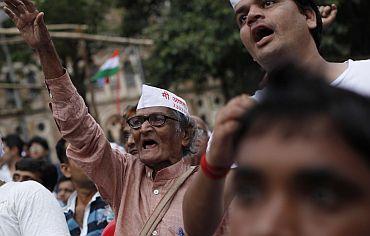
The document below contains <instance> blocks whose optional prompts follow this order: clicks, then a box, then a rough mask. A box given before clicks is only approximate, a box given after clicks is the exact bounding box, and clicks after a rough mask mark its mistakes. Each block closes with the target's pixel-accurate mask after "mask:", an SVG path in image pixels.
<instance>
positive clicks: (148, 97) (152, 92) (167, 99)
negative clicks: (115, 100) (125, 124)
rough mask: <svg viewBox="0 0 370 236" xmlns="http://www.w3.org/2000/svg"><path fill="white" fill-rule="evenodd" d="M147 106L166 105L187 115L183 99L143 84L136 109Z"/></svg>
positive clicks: (186, 107)
mask: <svg viewBox="0 0 370 236" xmlns="http://www.w3.org/2000/svg"><path fill="white" fill-rule="evenodd" d="M147 107H168V108H171V109H174V110H176V111H179V112H181V113H182V114H184V115H185V116H189V111H188V106H187V104H186V102H185V100H184V99H182V98H181V97H179V96H177V95H176V94H173V93H171V92H169V91H167V90H165V89H161V88H156V87H152V86H149V85H145V84H144V85H143V87H142V90H141V97H140V100H139V103H138V104H137V110H139V109H143V108H147Z"/></svg>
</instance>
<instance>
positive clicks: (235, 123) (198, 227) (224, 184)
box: [183, 95, 254, 236]
mask: <svg viewBox="0 0 370 236" xmlns="http://www.w3.org/2000/svg"><path fill="white" fill-rule="evenodd" d="M253 104H254V100H253V99H251V98H250V97H248V96H246V95H242V96H240V97H237V98H234V99H233V100H231V101H230V102H229V103H228V104H227V105H226V106H225V107H224V108H222V109H221V110H220V111H219V113H218V115H217V118H216V124H215V128H214V132H213V136H212V141H211V148H210V151H209V153H208V154H207V157H206V160H207V163H208V164H209V165H210V166H215V167H221V168H230V167H231V165H232V164H233V163H234V157H233V156H232V153H233V141H232V138H231V137H232V136H233V134H234V133H235V132H236V131H237V130H238V128H239V127H240V121H239V119H240V117H241V116H242V115H243V114H244V113H245V112H246V111H247V110H248V109H249V108H250V107H252V106H253ZM231 174H232V171H231V172H229V174H228V176H227V178H221V179H211V178H209V177H207V175H205V174H204V173H203V171H202V170H200V171H198V173H197V176H196V178H195V179H194V181H193V183H192V184H191V185H190V187H189V189H188V190H187V192H186V194H185V196H184V203H183V215H184V224H185V231H186V232H187V234H188V235H189V236H198V235H202V236H206V235H212V234H213V233H214V232H215V230H216V229H217V227H218V225H219V224H220V222H221V220H222V217H223V215H224V212H225V210H226V209H227V207H228V205H229V203H230V202H231V200H232V198H233V194H230V191H229V190H230V181H226V180H225V179H229V178H230V175H231Z"/></svg>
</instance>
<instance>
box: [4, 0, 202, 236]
mask: <svg viewBox="0 0 370 236" xmlns="http://www.w3.org/2000/svg"><path fill="white" fill-rule="evenodd" d="M4 10H5V12H6V13H7V14H8V15H9V17H10V18H11V19H12V20H13V22H14V23H15V25H16V27H17V28H18V29H19V30H20V33H21V35H22V37H23V39H24V40H25V41H26V42H27V43H28V45H29V46H30V47H32V48H33V49H34V50H35V51H36V52H37V53H38V55H39V57H40V62H41V65H42V69H43V72H44V76H45V78H46V81H45V82H46V85H47V87H48V90H49V93H50V97H51V104H50V107H51V110H52V112H53V116H54V119H55V121H56V124H57V126H58V128H59V130H60V132H61V134H62V136H63V138H64V139H66V140H67V141H68V142H69V143H70V144H69V146H68V149H67V156H68V158H70V159H71V160H73V161H74V162H75V163H76V164H77V165H78V166H79V167H80V168H82V169H83V170H84V172H85V173H86V175H87V176H89V177H90V178H91V179H92V180H93V181H94V183H95V184H96V186H97V187H98V190H99V192H100V194H101V196H102V197H103V199H104V200H105V201H106V202H108V203H109V205H110V206H111V207H112V208H113V210H114V213H115V216H116V219H117V224H116V230H115V233H116V235H184V229H183V217H182V202H183V201H182V200H183V195H184V193H185V191H186V189H187V187H188V186H189V184H190V183H191V181H192V179H193V176H194V175H193V173H194V172H195V171H196V168H195V167H191V166H190V165H189V164H187V163H185V162H184V160H183V157H184V156H185V155H187V152H188V149H189V145H190V134H191V133H192V131H191V130H190V127H194V126H193V125H190V119H189V112H188V108H187V105H186V102H185V101H184V100H183V99H182V98H180V97H178V96H176V95H175V94H173V93H171V92H169V91H166V90H164V89H159V88H155V87H151V86H143V88H142V96H141V98H140V100H139V103H138V106H137V111H136V114H135V115H134V116H132V117H130V118H129V119H128V120H127V123H128V124H129V125H130V127H131V128H132V129H133V137H134V140H135V143H136V145H137V149H138V154H139V155H138V157H135V156H132V155H130V154H128V153H126V154H123V153H122V152H120V151H119V150H117V149H112V147H111V145H110V144H109V141H108V140H107V138H106V136H105V135H104V132H103V130H102V129H101V127H100V126H99V125H98V124H97V122H96V121H95V120H94V119H93V117H92V116H91V115H90V114H89V113H88V110H87V108H86V106H85V104H84V101H83V99H82V98H81V96H79V94H78V93H77V90H76V88H75V87H74V86H73V84H72V82H71V80H70V78H69V75H68V73H67V72H66V71H65V69H64V68H63V67H62V65H61V63H60V61H59V58H58V54H57V52H56V50H55V47H54V45H53V42H52V40H51V38H50V34H49V32H48V30H47V28H46V25H45V23H44V20H43V16H44V13H42V12H39V11H38V10H37V9H36V7H35V5H34V4H33V3H32V2H31V1H29V0H5V7H4Z"/></svg>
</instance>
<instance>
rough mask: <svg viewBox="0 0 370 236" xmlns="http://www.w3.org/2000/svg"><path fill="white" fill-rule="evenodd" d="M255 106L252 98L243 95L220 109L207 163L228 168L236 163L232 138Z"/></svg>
mask: <svg viewBox="0 0 370 236" xmlns="http://www.w3.org/2000/svg"><path fill="white" fill-rule="evenodd" d="M254 104H255V101H254V100H253V99H252V98H251V97H249V96H247V95H241V96H238V97H236V98H234V99H232V100H231V101H230V102H229V103H228V104H227V105H226V106H225V107H223V108H222V109H220V111H219V112H218V114H217V117H216V122H215V128H214V130H213V136H212V141H211V146H210V150H209V153H208V154H207V162H208V163H209V164H210V165H212V166H217V167H226V168H227V167H230V166H231V165H232V164H233V163H234V156H233V148H234V144H233V138H232V137H233V135H234V134H235V132H236V131H237V130H238V129H239V128H240V126H241V118H242V117H243V115H244V114H245V113H246V112H247V111H248V110H249V109H250V108H251V107H253V106H254Z"/></svg>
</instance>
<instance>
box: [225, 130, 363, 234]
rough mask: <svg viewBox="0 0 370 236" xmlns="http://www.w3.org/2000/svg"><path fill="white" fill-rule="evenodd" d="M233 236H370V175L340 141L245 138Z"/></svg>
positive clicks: (240, 154) (328, 138)
mask: <svg viewBox="0 0 370 236" xmlns="http://www.w3.org/2000/svg"><path fill="white" fill-rule="evenodd" d="M237 159H238V162H239V167H238V170H237V175H236V178H235V180H234V181H235V184H236V185H235V186H236V187H235V190H236V198H235V201H234V202H233V205H232V210H231V225H230V227H231V232H232V234H231V235H235V236H236V235H237V236H247V235H277V236H278V235H297V236H298V235H299V236H308V235H315V236H341V235H347V236H348V235H370V169H369V167H368V165H367V164H366V162H365V161H364V160H363V159H361V157H359V156H358V154H357V153H355V152H354V151H353V150H352V149H351V148H350V147H348V145H347V144H346V143H344V142H343V141H342V140H341V139H340V138H339V137H338V135H335V134H331V135H330V134H329V135H322V136H318V135H316V136H315V137H297V136H296V137H293V138H286V137H282V136H281V133H278V132H277V131H274V130H273V131H269V132H267V133H266V134H264V135H260V136H258V137H250V138H244V140H243V141H242V142H241V143H240V145H239V149H238V151H237Z"/></svg>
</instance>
